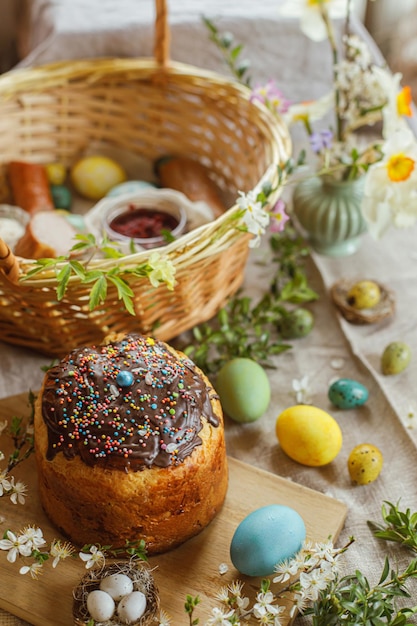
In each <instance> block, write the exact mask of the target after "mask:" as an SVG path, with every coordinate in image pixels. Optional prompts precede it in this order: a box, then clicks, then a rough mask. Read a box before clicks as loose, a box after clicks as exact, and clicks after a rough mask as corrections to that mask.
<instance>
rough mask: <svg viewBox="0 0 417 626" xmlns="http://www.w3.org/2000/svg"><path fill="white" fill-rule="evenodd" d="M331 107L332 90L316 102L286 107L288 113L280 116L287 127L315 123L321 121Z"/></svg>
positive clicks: (332, 101) (332, 102)
mask: <svg viewBox="0 0 417 626" xmlns="http://www.w3.org/2000/svg"><path fill="white" fill-rule="evenodd" d="M333 106H334V91H333V90H332V91H329V92H328V93H326V94H325V95H324V96H322V97H321V98H318V99H317V100H309V101H307V102H300V103H298V104H292V105H291V106H289V107H288V111H287V112H286V113H283V114H282V117H283V119H284V121H285V123H286V124H288V125H289V126H290V125H291V124H295V123H296V122H304V123H305V122H308V123H310V122H316V121H317V120H321V119H322V118H323V117H324V116H325V115H326V113H328V112H329V111H330V109H331V108H332V107H333Z"/></svg>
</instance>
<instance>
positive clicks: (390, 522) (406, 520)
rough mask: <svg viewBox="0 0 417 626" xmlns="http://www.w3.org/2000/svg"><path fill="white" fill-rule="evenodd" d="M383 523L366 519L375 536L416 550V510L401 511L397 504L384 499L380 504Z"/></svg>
mask: <svg viewBox="0 0 417 626" xmlns="http://www.w3.org/2000/svg"><path fill="white" fill-rule="evenodd" d="M382 518H383V520H384V523H383V524H377V523H375V522H372V521H368V526H369V528H370V529H371V530H372V532H373V534H374V535H375V537H378V538H379V539H385V540H386V541H393V542H396V543H400V544H401V545H402V546H404V547H406V548H409V549H410V550H412V551H413V552H417V512H416V513H411V511H410V509H406V510H405V511H401V510H400V509H399V507H398V505H395V504H393V503H392V502H388V501H385V502H384V504H383V506H382Z"/></svg>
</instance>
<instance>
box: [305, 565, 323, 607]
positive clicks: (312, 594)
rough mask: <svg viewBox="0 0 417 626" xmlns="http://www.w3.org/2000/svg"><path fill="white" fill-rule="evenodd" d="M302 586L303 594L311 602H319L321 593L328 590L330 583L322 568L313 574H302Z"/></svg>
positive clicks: (314, 570) (313, 571)
mask: <svg viewBox="0 0 417 626" xmlns="http://www.w3.org/2000/svg"><path fill="white" fill-rule="evenodd" d="M300 585H301V590H302V593H303V594H304V596H305V597H306V598H309V599H310V600H313V602H314V601H315V600H317V598H318V597H319V594H320V591H323V590H324V589H326V587H327V585H328V582H327V580H326V577H325V576H324V574H323V572H322V570H321V569H320V568H316V569H313V570H311V572H301V574H300Z"/></svg>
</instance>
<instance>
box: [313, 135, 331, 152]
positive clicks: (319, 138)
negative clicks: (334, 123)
mask: <svg viewBox="0 0 417 626" xmlns="http://www.w3.org/2000/svg"><path fill="white" fill-rule="evenodd" d="M332 139H333V133H332V131H331V130H321V131H320V132H319V133H312V134H311V135H310V145H311V148H312V150H313V152H315V153H316V154H319V153H320V152H321V151H322V150H326V149H327V148H330V147H331V145H332Z"/></svg>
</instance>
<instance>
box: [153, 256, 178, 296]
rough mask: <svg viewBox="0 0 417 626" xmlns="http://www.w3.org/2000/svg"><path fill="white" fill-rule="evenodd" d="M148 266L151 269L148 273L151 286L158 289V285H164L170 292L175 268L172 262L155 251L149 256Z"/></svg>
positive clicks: (173, 281)
mask: <svg viewBox="0 0 417 626" xmlns="http://www.w3.org/2000/svg"><path fill="white" fill-rule="evenodd" d="M148 264H149V266H150V268H151V271H150V273H149V281H150V283H151V285H152V286H153V287H158V285H159V284H160V283H165V284H166V286H167V287H168V289H170V290H171V291H172V290H173V289H174V284H175V267H174V265H173V263H172V261H171V260H170V259H169V258H168V257H166V256H161V254H160V253H159V252H156V251H155V252H152V254H151V255H150V256H149V259H148Z"/></svg>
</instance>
